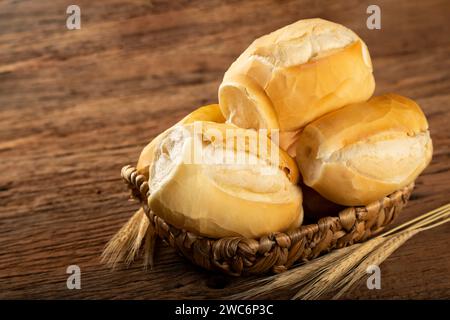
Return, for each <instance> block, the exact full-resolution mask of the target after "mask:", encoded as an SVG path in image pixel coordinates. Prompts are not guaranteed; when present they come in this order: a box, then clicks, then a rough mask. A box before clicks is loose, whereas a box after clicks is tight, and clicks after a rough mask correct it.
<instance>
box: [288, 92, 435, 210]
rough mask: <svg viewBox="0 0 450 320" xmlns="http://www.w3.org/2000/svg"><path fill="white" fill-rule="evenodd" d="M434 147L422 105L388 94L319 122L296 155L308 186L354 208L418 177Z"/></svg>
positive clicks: (307, 131) (307, 133)
mask: <svg viewBox="0 0 450 320" xmlns="http://www.w3.org/2000/svg"><path fill="white" fill-rule="evenodd" d="M432 150H433V146H432V141H431V138H430V134H429V131H428V123H427V120H426V118H425V115H424V114H423V112H422V111H421V109H420V107H419V106H418V105H417V104H416V103H415V102H414V101H412V100H410V99H408V98H405V97H402V96H399V95H396V94H386V95H383V96H379V97H375V98H372V99H370V100H369V101H367V102H362V103H357V104H352V105H349V106H346V107H344V108H341V109H339V110H336V111H333V112H331V113H329V114H327V115H325V116H323V117H321V118H319V119H317V120H315V121H313V122H312V123H310V124H309V125H307V126H306V127H305V129H304V130H303V131H302V132H301V133H300V135H299V139H298V141H297V151H296V153H297V163H298V165H299V169H300V172H301V174H302V177H303V181H304V183H305V184H306V185H308V186H310V187H311V188H313V189H315V190H316V191H317V192H319V193H320V194H321V195H322V196H323V197H325V198H327V199H328V200H331V201H333V202H335V203H338V204H341V205H346V206H354V205H366V204H369V203H370V202H372V201H376V200H378V199H381V198H383V197H384V196H386V195H388V194H390V193H392V192H394V191H395V190H398V189H400V188H402V187H404V186H406V185H408V184H409V183H411V182H412V181H414V180H415V179H416V177H417V176H418V175H419V174H420V173H421V172H422V171H423V170H424V169H425V167H426V166H427V165H428V163H429V162H430V160H431V156H432Z"/></svg>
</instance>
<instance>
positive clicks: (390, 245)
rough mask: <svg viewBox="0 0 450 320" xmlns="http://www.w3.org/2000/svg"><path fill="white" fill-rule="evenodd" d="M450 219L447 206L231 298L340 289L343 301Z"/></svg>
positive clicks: (310, 294) (311, 296)
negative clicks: (414, 240)
mask: <svg viewBox="0 0 450 320" xmlns="http://www.w3.org/2000/svg"><path fill="white" fill-rule="evenodd" d="M449 215H450V204H447V205H445V206H442V207H440V208H437V209H435V210H433V211H431V212H428V213H426V214H424V215H421V216H419V217H417V218H415V219H413V220H410V221H407V222H406V223H404V224H402V225H400V226H398V227H396V228H394V229H392V230H390V231H388V232H386V233H384V234H382V235H379V236H377V237H375V238H373V239H371V240H369V241H366V242H365V243H363V244H360V245H353V246H350V247H347V248H342V249H339V250H335V251H334V252H332V253H330V254H327V255H325V256H323V257H321V258H318V259H315V260H313V261H312V262H308V263H306V264H303V265H300V266H299V267H296V268H294V269H291V270H289V271H286V272H284V273H281V274H278V275H275V276H271V277H267V278H264V279H261V280H259V281H257V283H256V286H255V287H252V288H250V289H248V290H247V291H243V292H240V293H239V294H236V295H233V296H231V297H230V298H232V299H249V298H255V297H258V296H263V295H265V294H267V293H270V292H271V291H272V290H276V289H280V288H291V289H292V288H299V287H300V290H299V291H298V292H297V293H296V294H295V295H294V296H293V299H299V298H302V299H318V298H321V297H322V296H324V295H325V294H328V293H330V292H332V291H335V290H336V289H340V291H339V292H338V293H337V294H336V295H335V296H334V298H339V297H341V296H342V295H343V294H344V293H345V292H346V291H348V290H349V289H350V288H351V287H352V285H354V284H355V283H356V282H357V281H358V280H360V279H361V278H362V277H363V276H364V275H365V274H366V270H367V267H368V266H369V265H373V264H375V265H379V264H381V263H382V262H383V261H384V260H385V259H387V257H389V256H390V255H391V254H392V253H393V252H394V251H395V250H397V249H398V248H399V247H400V246H401V245H402V244H404V243H405V242H406V241H407V240H408V239H410V238H411V237H413V236H414V235H416V234H417V233H419V232H422V231H425V230H428V229H431V228H434V227H437V226H438V225H441V224H444V223H446V222H448V221H449V220H450V218H449ZM252 285H253V286H254V285H255V283H253V284H252Z"/></svg>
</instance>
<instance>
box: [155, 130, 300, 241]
mask: <svg viewBox="0 0 450 320" xmlns="http://www.w3.org/2000/svg"><path fill="white" fill-rule="evenodd" d="M198 126H200V127H198ZM198 128H200V129H198ZM227 130H232V132H234V134H235V137H236V139H235V138H230V136H227V133H226V132H228V131H227ZM239 137H244V138H245V143H243V144H242V146H241V147H238V146H239V143H238V142H237V141H238V140H239ZM264 138H265V140H266V141H262V142H261V139H262V137H261V136H258V135H256V131H254V130H246V129H240V128H237V127H235V126H234V125H231V124H220V123H213V122H195V123H190V124H181V125H178V126H176V127H174V128H173V129H172V130H171V131H170V132H168V133H167V134H166V135H164V136H163V137H162V138H161V140H160V141H159V142H158V144H157V146H156V153H155V156H154V160H153V162H152V164H151V166H150V177H149V181H150V183H149V189H150V197H149V199H148V205H149V207H150V208H151V209H152V210H153V211H154V212H155V213H156V214H157V215H158V216H160V217H162V218H163V219H164V220H165V221H167V222H168V223H170V224H172V225H174V226H176V227H178V228H183V229H186V230H188V231H191V232H194V233H196V234H200V235H203V236H207V237H212V238H219V237H227V236H243V237H248V238H258V237H260V236H263V235H266V234H268V233H271V232H277V231H285V230H287V229H290V228H294V227H297V226H299V225H300V224H301V222H302V220H303V209H302V194H301V190H300V188H299V187H297V186H296V182H297V179H298V172H297V166H296V164H295V162H294V160H293V159H292V158H290V157H289V156H288V155H287V154H286V153H285V152H284V151H282V150H281V149H279V148H278V146H276V145H274V144H272V143H271V142H270V139H267V137H266V136H265V137H264ZM242 141H244V140H242ZM266 142H267V146H268V149H267V152H262V150H263V148H256V149H255V148H252V145H264V144H265V143H266ZM253 143H254V144H253ZM260 143H261V144H260ZM199 146H202V147H201V148H200V151H199V149H198V148H199ZM272 148H273V149H272ZM269 150H272V151H273V152H269ZM274 155H276V156H275V157H274ZM195 157H198V158H197V159H195ZM239 157H240V158H241V159H247V160H246V161H244V162H242V163H239V162H237V161H236V159H238V158H239ZM277 157H278V158H277ZM230 159H231V160H232V161H231V163H230V162H227V161H228V160H230ZM233 159H234V160H233ZM194 160H195V161H194Z"/></svg>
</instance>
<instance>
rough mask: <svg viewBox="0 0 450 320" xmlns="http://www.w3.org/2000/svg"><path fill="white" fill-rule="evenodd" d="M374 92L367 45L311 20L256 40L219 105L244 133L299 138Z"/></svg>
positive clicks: (231, 74)
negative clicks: (274, 133) (312, 124)
mask: <svg viewBox="0 0 450 320" xmlns="http://www.w3.org/2000/svg"><path fill="white" fill-rule="evenodd" d="M374 88H375V81H374V78H373V75H372V63H371V60H370V55H369V51H368V49H367V47H366V45H365V44H364V42H363V41H362V40H361V39H360V38H359V37H358V36H357V35H356V34H355V33H354V32H353V31H351V30H349V29H347V28H346V27H344V26H342V25H339V24H336V23H333V22H329V21H326V20H322V19H307V20H300V21H298V22H296V23H293V24H291V25H288V26H286V27H284V28H281V29H279V30H277V31H275V32H272V33H270V34H268V35H265V36H263V37H261V38H259V39H256V40H255V41H254V42H253V43H252V44H251V45H250V47H248V49H247V50H245V51H244V52H243V53H242V54H241V56H240V57H239V58H238V59H237V60H236V61H235V62H234V63H233V64H232V65H231V66H230V68H229V69H228V71H227V72H226V73H225V76H224V79H223V82H222V84H221V85H220V88H219V104H220V108H221V110H222V113H223V114H224V116H225V118H226V119H227V122H231V123H233V124H235V125H237V126H239V127H242V128H254V129H259V128H267V129H279V130H280V131H282V132H284V131H287V132H292V133H293V134H295V132H296V131H298V130H299V129H300V128H302V127H304V126H305V125H306V124H307V123H309V122H311V121H313V120H315V119H317V118H319V117H320V116H322V115H324V114H326V113H328V112H330V111H333V110H336V109H338V108H340V107H342V106H345V105H347V104H350V103H355V102H361V101H366V100H367V99H369V98H370V96H371V95H372V93H373V91H374ZM280 137H281V142H280V145H281V144H283V143H284V142H283V141H282V140H283V136H281V135H280Z"/></svg>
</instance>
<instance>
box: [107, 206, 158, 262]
mask: <svg viewBox="0 0 450 320" xmlns="http://www.w3.org/2000/svg"><path fill="white" fill-rule="evenodd" d="M150 225H151V224H150V221H149V219H148V217H147V215H146V214H145V211H144V209H143V208H140V209H139V210H137V211H136V212H135V213H134V214H133V216H132V217H131V218H130V219H129V220H128V221H127V223H126V224H125V225H124V226H123V227H122V228H121V229H120V230H119V231H118V232H117V233H116V234H115V235H114V237H112V239H111V240H110V241H109V242H108V243H107V244H106V247H105V249H104V250H103V253H102V256H101V259H102V262H105V263H106V264H107V265H109V266H110V267H112V268H113V269H114V268H115V267H116V266H117V264H118V263H119V262H121V261H125V263H126V264H127V265H129V264H130V263H131V262H133V261H134V259H135V257H136V255H137V253H138V252H139V249H140V248H141V246H142V241H143V240H144V237H146V238H147V239H148V241H147V242H149V244H148V245H147V247H148V248H149V251H150V249H151V248H152V243H154V240H152V238H154V232H153V229H152V228H150V227H149V226H150ZM151 251H153V250H151ZM149 254H150V255H152V254H151V253H149ZM144 261H148V262H150V263H151V258H148V257H147V259H144Z"/></svg>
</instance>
